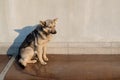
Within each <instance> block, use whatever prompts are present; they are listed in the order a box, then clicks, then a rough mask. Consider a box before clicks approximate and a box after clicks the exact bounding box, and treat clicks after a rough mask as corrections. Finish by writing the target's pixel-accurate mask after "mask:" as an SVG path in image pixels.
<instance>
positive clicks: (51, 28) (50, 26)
mask: <svg viewBox="0 0 120 80" xmlns="http://www.w3.org/2000/svg"><path fill="white" fill-rule="evenodd" d="M56 22H57V18H55V19H48V20H46V21H40V24H41V25H42V27H43V30H44V31H45V32H47V33H51V34H56V33H57V31H56V29H55V26H56Z"/></svg>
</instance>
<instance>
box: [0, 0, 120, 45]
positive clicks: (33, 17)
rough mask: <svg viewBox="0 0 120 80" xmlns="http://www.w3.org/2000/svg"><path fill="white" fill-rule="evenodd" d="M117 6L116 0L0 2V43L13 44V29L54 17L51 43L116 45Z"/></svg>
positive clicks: (119, 35)
mask: <svg viewBox="0 0 120 80" xmlns="http://www.w3.org/2000/svg"><path fill="white" fill-rule="evenodd" d="M119 3H120V0H0V42H4V43H7V42H13V41H14V40H15V38H16V37H17V36H18V35H19V33H17V32H16V31H15V29H23V28H24V27H26V26H33V25H36V24H38V23H39V20H46V19H48V18H56V17H57V18H59V20H58V23H57V31H58V34H57V35H56V36H55V37H54V39H53V42H116V41H117V42H118V41H120V4H119ZM28 31H29V30H28ZM26 32H27V31H26ZM22 38H23V37H22ZM17 41H18V42H19V41H21V39H17Z"/></svg>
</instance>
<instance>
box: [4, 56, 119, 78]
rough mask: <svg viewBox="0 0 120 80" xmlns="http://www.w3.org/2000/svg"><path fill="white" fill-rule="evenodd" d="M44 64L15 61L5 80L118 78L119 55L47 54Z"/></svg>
mask: <svg viewBox="0 0 120 80" xmlns="http://www.w3.org/2000/svg"><path fill="white" fill-rule="evenodd" d="M48 57H49V60H50V61H49V62H48V64H47V65H46V66H42V65H40V64H39V63H36V64H29V65H28V66H27V67H26V68H25V69H24V70H23V69H22V68H20V67H19V66H18V65H17V64H16V63H14V65H13V66H12V67H11V68H10V70H9V71H8V73H7V75H6V77H5V80H120V55H48Z"/></svg>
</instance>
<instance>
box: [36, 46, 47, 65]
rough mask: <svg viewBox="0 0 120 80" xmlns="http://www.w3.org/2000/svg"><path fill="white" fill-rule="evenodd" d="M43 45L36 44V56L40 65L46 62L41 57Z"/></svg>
mask: <svg viewBox="0 0 120 80" xmlns="http://www.w3.org/2000/svg"><path fill="white" fill-rule="evenodd" d="M42 48H43V46H38V53H37V56H38V58H39V61H40V63H41V64H42V65H46V64H47V63H46V62H44V60H43V58H42V55H43V49H42Z"/></svg>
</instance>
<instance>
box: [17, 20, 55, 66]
mask: <svg viewBox="0 0 120 80" xmlns="http://www.w3.org/2000/svg"><path fill="white" fill-rule="evenodd" d="M56 22H57V18H56V19H48V20H45V21H40V24H38V25H37V27H36V28H35V29H34V30H33V31H32V32H31V33H30V34H28V35H27V37H26V38H25V40H24V41H23V42H22V44H21V45H20V47H19V56H20V58H19V59H18V62H19V63H20V64H21V65H22V66H23V67H26V66H27V64H28V63H36V62H37V59H34V58H35V57H37V58H38V61H39V62H40V63H41V64H42V65H46V64H47V61H48V57H47V56H46V48H47V43H48V42H49V41H50V40H51V38H52V36H53V35H54V34H56V33H57V32H56V29H55V27H56Z"/></svg>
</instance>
